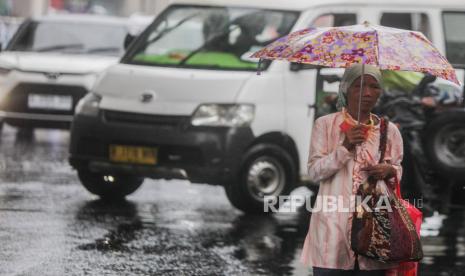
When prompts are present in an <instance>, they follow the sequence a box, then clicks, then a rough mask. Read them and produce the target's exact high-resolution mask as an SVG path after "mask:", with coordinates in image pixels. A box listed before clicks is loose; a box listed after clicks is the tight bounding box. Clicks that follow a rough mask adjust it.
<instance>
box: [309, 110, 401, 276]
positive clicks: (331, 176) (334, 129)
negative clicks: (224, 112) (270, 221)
mask: <svg viewBox="0 0 465 276" xmlns="http://www.w3.org/2000/svg"><path fill="white" fill-rule="evenodd" d="M343 120H344V117H343V114H342V112H336V113H332V114H329V115H326V116H323V117H320V118H318V119H317V120H316V121H315V125H314V127H313V132H312V137H311V144H310V152H309V157H308V174H309V175H310V177H311V179H313V181H315V182H319V183H320V186H319V192H318V196H317V199H316V200H317V201H316V203H318V202H319V203H322V202H323V203H324V202H325V199H324V198H325V197H327V198H329V197H328V196H334V197H332V198H336V200H337V204H338V205H339V204H342V207H349V202H350V198H351V196H352V195H354V194H355V192H356V190H357V188H358V186H359V185H360V183H362V182H363V181H364V180H365V179H366V178H367V175H366V173H365V172H363V171H360V169H361V168H362V167H365V166H366V165H368V164H373V165H374V164H377V163H378V161H379V152H378V149H379V136H380V135H379V124H377V125H375V127H374V130H373V131H372V132H371V133H370V135H369V137H368V139H367V141H365V142H364V143H363V144H362V145H360V146H358V147H357V148H356V155H357V157H356V161H354V154H353V153H351V152H349V151H348V150H347V149H346V148H345V147H344V146H342V142H343V141H344V137H345V136H344V134H342V132H341V130H340V127H339V125H340V124H341V123H342V122H343ZM402 157H403V144H402V137H401V134H400V132H399V130H398V128H397V127H396V126H395V125H394V124H393V123H389V126H388V141H387V147H386V154H385V160H386V162H390V163H391V164H392V165H394V167H395V168H396V170H397V177H398V179H400V178H401V175H402V167H401V165H400V163H401V161H402ZM341 202H342V203H341ZM323 206H324V204H323ZM328 206H329V205H328ZM340 206H341V205H340ZM315 207H318V206H315ZM315 207H314V208H315ZM338 210H339V211H337V210H336V211H331V210H330V208H329V209H326V211H325V210H324V209H321V208H320V210H313V211H312V215H311V220H310V227H309V230H308V234H307V236H306V238H305V243H304V246H303V249H302V254H301V261H302V262H303V263H304V264H305V265H311V266H316V267H323V268H334V269H346V270H350V269H353V267H354V265H355V255H354V252H353V251H352V250H351V247H350V230H351V222H352V212H351V211H342V212H341V211H340V210H341V209H340V208H339V209H338ZM358 261H359V266H360V269H362V270H374V269H387V268H392V267H395V266H396V265H393V264H384V263H381V262H378V261H375V260H371V259H368V258H365V257H363V256H359V257H358Z"/></svg>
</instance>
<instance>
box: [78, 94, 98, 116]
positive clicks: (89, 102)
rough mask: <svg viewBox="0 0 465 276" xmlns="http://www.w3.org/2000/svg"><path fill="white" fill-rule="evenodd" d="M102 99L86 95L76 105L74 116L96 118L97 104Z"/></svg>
mask: <svg viewBox="0 0 465 276" xmlns="http://www.w3.org/2000/svg"><path fill="white" fill-rule="evenodd" d="M101 99H102V97H101V96H100V95H97V94H95V93H88V94H87V95H85V96H84V97H83V98H82V99H81V100H80V101H79V102H78V103H77V105H76V109H75V112H74V114H76V115H85V116H94V117H95V116H98V112H99V104H100V100H101Z"/></svg>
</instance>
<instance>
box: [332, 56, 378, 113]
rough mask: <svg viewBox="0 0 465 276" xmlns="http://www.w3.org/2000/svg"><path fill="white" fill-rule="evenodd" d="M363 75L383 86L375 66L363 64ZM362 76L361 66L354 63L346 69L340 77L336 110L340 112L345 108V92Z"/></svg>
mask: <svg viewBox="0 0 465 276" xmlns="http://www.w3.org/2000/svg"><path fill="white" fill-rule="evenodd" d="M364 74H365V75H370V76H372V77H373V78H375V79H376V81H378V83H379V85H381V86H382V84H383V77H382V75H381V71H380V70H379V69H378V67H376V66H372V65H368V64H365V69H364ZM361 75H362V64H359V63H356V64H354V65H352V66H351V67H348V68H346V70H345V71H344V75H343V76H342V79H341V83H340V84H339V93H338V99H337V109H338V110H341V109H342V108H343V107H347V91H348V90H349V87H350V86H351V85H352V83H353V82H354V81H355V80H356V79H357V78H358V77H360V76H361Z"/></svg>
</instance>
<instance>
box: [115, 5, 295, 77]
mask: <svg viewBox="0 0 465 276" xmlns="http://www.w3.org/2000/svg"><path fill="white" fill-rule="evenodd" d="M297 17H298V13H297V12H290V11H276V10H260V9H250V8H227V7H206V6H202V7H197V6H172V7H170V8H168V9H167V10H166V11H165V12H164V13H163V14H162V15H161V16H160V17H158V18H157V19H156V22H155V23H154V24H153V25H151V26H150V27H149V29H147V30H146V31H145V32H144V33H143V34H142V35H141V36H140V37H139V38H138V40H137V42H136V43H134V44H133V45H132V47H131V48H130V49H129V51H128V52H127V54H126V57H124V58H123V61H122V62H123V63H127V64H141V65H153V66H173V67H188V68H213V69H230V70H231V69H232V70H255V69H256V68H257V60H254V59H250V58H249V57H250V55H251V54H252V53H253V52H254V51H256V50H258V49H260V48H262V47H263V46H265V45H267V44H269V43H271V42H272V41H274V40H275V39H277V38H279V37H281V36H283V35H286V34H287V33H288V32H289V31H290V30H291V28H292V26H293V25H294V23H295V21H296V20H297Z"/></svg>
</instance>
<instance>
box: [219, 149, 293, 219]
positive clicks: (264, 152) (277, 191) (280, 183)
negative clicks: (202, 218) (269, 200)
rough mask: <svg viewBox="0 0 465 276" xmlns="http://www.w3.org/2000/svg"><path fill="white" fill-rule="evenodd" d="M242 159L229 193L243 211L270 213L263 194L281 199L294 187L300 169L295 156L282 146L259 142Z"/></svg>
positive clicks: (232, 202) (229, 197) (232, 200)
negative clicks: (294, 159)
mask: <svg viewBox="0 0 465 276" xmlns="http://www.w3.org/2000/svg"><path fill="white" fill-rule="evenodd" d="M242 160H243V161H242V162H241V166H240V169H239V173H238V175H237V178H236V179H235V180H234V181H231V182H230V183H228V184H226V186H225V191H226V196H227V197H228V199H229V201H230V202H231V204H232V205H233V206H234V207H236V208H237V209H239V210H241V211H243V212H244V213H247V214H271V213H272V212H265V211H264V201H263V198H264V196H266V195H269V196H275V197H276V199H278V196H281V195H289V194H290V192H291V191H292V189H293V188H294V187H295V183H296V173H297V172H296V166H295V165H294V162H293V160H292V157H291V156H290V155H289V154H288V153H287V152H286V151H285V150H284V149H282V148H281V147H279V146H276V145H273V144H258V145H255V146H253V147H252V148H251V149H250V150H248V151H247V153H246V154H245V156H244V158H243V159H242ZM262 185H263V186H262ZM267 188H268V189H269V190H268V191H267ZM277 202H278V203H277V204H276V205H273V206H274V208H276V209H278V208H279V200H277ZM270 210H272V209H270Z"/></svg>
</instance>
